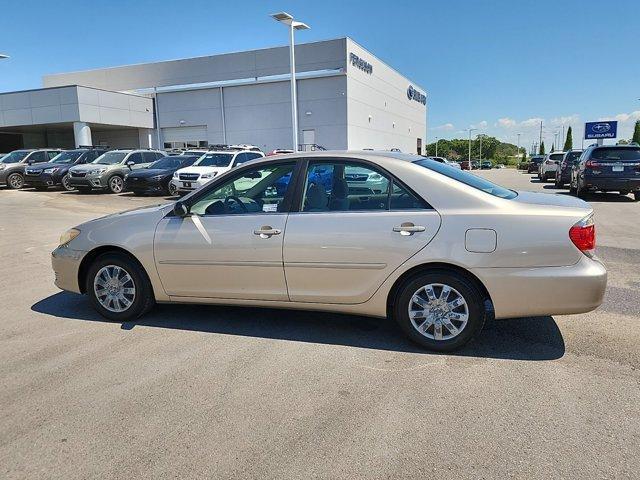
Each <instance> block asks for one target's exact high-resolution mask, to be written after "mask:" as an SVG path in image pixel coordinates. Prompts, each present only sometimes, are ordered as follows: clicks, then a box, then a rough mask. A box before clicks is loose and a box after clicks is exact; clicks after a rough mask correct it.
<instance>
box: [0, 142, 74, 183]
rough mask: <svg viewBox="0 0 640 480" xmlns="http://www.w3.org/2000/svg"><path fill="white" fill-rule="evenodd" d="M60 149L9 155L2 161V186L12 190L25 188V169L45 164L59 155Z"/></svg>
mask: <svg viewBox="0 0 640 480" xmlns="http://www.w3.org/2000/svg"><path fill="white" fill-rule="evenodd" d="M61 151H62V150H58V149H53V148H51V149H49V148H46V149H38V150H32V149H22V150H14V151H13V152H11V153H7V154H6V155H5V156H4V157H2V158H1V159H0V185H6V186H8V187H9V188H12V189H18V188H22V187H23V186H24V168H25V166H27V165H31V164H33V163H44V162H48V161H49V160H51V159H52V158H53V157H55V156H56V155H58V154H59V153H60V152H61Z"/></svg>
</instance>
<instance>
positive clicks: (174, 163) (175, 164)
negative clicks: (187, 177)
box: [147, 155, 198, 170]
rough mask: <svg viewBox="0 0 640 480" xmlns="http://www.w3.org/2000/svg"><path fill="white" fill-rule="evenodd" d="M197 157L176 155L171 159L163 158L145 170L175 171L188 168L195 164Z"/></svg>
mask: <svg viewBox="0 0 640 480" xmlns="http://www.w3.org/2000/svg"><path fill="white" fill-rule="evenodd" d="M197 159H198V157H191V156H189V157H187V156H182V155H176V156H173V157H164V158H161V159H160V160H157V161H155V162H153V163H152V164H151V165H149V166H148V167H147V168H149V169H151V168H153V169H158V170H177V169H178V168H181V167H188V166H189V165H191V164H192V163H193V162H195V161H196V160H197Z"/></svg>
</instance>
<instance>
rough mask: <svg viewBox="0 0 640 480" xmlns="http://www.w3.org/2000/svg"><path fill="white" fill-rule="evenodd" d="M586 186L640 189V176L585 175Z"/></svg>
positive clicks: (607, 188) (603, 188) (605, 188)
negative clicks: (603, 176) (606, 176)
mask: <svg viewBox="0 0 640 480" xmlns="http://www.w3.org/2000/svg"><path fill="white" fill-rule="evenodd" d="M583 182H584V183H583V184H584V186H585V187H586V188H594V189H602V190H630V191H635V190H640V178H615V177H614V178H611V177H608V178H602V177H600V178H598V177H584V180H583Z"/></svg>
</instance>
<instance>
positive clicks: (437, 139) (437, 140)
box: [436, 137, 440, 157]
mask: <svg viewBox="0 0 640 480" xmlns="http://www.w3.org/2000/svg"><path fill="white" fill-rule="evenodd" d="M439 141H440V139H439V138H438V137H436V157H437V156H438V142H439Z"/></svg>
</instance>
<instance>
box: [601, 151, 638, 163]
mask: <svg viewBox="0 0 640 480" xmlns="http://www.w3.org/2000/svg"><path fill="white" fill-rule="evenodd" d="M591 158H592V159H593V160H606V161H609V162H616V161H628V160H632V161H638V160H640V147H638V148H629V147H623V148H596V149H594V150H593V152H592V153H591Z"/></svg>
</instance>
